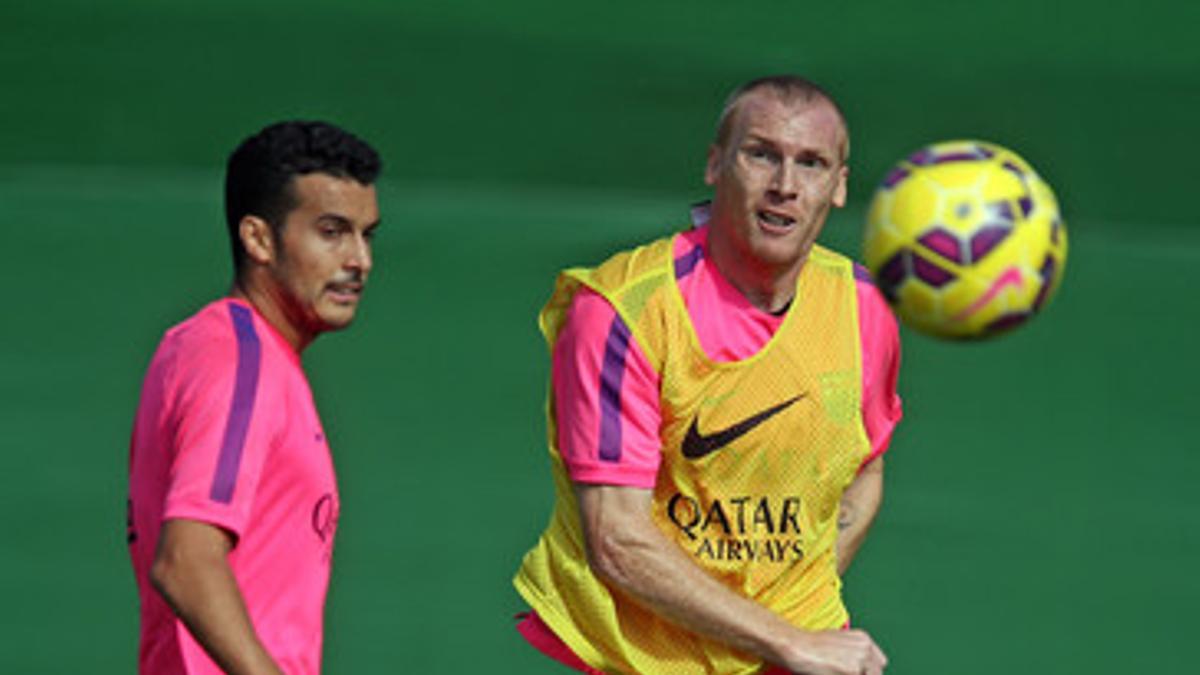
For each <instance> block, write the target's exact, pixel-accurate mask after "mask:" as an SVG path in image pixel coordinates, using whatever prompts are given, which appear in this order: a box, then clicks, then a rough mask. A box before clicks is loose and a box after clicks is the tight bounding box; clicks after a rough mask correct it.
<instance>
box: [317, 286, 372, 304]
mask: <svg viewBox="0 0 1200 675" xmlns="http://www.w3.org/2000/svg"><path fill="white" fill-rule="evenodd" d="M325 288H326V290H328V291H329V293H330V294H331V295H333V298H334V300H336V301H338V302H355V301H357V300H358V298H359V296H361V295H362V291H363V285H362V283H360V282H357V281H346V282H340V283H332V284H329V285H327V286H326V287H325Z"/></svg>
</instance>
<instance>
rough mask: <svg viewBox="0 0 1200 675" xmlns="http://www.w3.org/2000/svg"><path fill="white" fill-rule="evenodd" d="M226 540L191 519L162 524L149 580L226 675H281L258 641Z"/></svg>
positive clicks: (213, 528) (230, 543)
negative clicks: (231, 564) (239, 587)
mask: <svg viewBox="0 0 1200 675" xmlns="http://www.w3.org/2000/svg"><path fill="white" fill-rule="evenodd" d="M232 548H233V541H232V539H231V537H230V535H229V534H228V533H227V532H225V531H224V530H222V529H221V528H219V527H216V526H213V525H209V524H207V523H201V522H198V521H194V520H168V521H166V522H165V523H163V527H162V532H161V533H160V536H159V541H158V551H157V552H156V554H155V557H154V565H153V566H152V567H151V568H150V581H151V582H152V583H153V584H154V587H155V588H156V589H157V590H158V592H159V593H160V594H162V596H163V598H164V599H165V600H166V601H167V604H168V605H170V606H171V609H173V610H174V611H175V614H176V615H177V616H179V618H180V619H182V620H183V623H184V625H186V626H187V627H188V630H189V631H191V633H192V637H194V638H196V641H197V642H199V643H200V645H201V646H202V647H204V650H205V651H206V652H208V655H209V656H210V657H211V658H212V660H213V661H214V662H216V663H217V665H219V666H220V667H221V669H222V670H224V671H225V672H226V673H230V675H258V674H260V673H261V674H264V675H267V674H269V675H283V671H282V670H280V668H279V666H277V665H275V662H274V661H273V660H272V659H271V656H270V654H268V653H267V651H266V649H265V648H264V647H263V646H262V643H261V642H259V640H258V635H257V634H256V633H255V632H254V626H253V625H252V624H251V622H250V616H249V614H248V613H247V612H246V605H245V602H244V601H243V600H242V594H241V591H239V590H238V586H237V580H236V579H234V576H233V571H232V570H230V568H229V562H228V560H227V556H228V555H229V551H230V550H232Z"/></svg>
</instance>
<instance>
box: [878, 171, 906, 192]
mask: <svg viewBox="0 0 1200 675" xmlns="http://www.w3.org/2000/svg"><path fill="white" fill-rule="evenodd" d="M909 173H910V172H909V170H908V169H904V168H901V167H896V168H894V169H892V170H891V171H889V172H888V175H887V178H884V179H883V187H885V188H887V189H889V190H890V189H892V188H894V187H896V185H897V184H899V183H900V181H902V180H904V179H905V178H908V176H909Z"/></svg>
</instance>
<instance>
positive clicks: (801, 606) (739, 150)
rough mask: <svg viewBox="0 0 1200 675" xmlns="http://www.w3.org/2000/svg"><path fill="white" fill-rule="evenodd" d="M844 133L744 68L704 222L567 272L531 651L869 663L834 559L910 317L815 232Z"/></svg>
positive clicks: (800, 82) (674, 662) (861, 670)
mask: <svg viewBox="0 0 1200 675" xmlns="http://www.w3.org/2000/svg"><path fill="white" fill-rule="evenodd" d="M848 154H849V134H848V131H847V126H846V121H845V118H844V117H843V115H842V112H841V111H840V110H839V108H838V106H837V105H836V104H835V103H834V102H833V99H832V98H831V97H830V96H829V95H828V94H827V93H826V92H825V91H823V90H822V89H821V88H819V87H818V86H816V85H815V84H813V83H812V82H809V81H808V80H805V79H803V78H799V77H794V76H780V77H769V78H762V79H758V80H754V81H752V82H750V83H747V84H746V85H744V86H742V87H740V88H738V89H737V90H736V91H735V92H734V93H733V94H732V95H731V96H730V97H729V100H728V103H727V104H726V106H725V108H724V110H723V111H722V114H721V117H720V121H719V123H718V127H717V135H716V139H715V141H714V142H713V144H712V145H711V146H710V148H709V151H708V158H707V163H706V166H705V172H704V177H705V182H706V183H708V184H709V185H711V186H712V187H713V196H712V200H711V202H709V203H705V204H703V205H700V206H698V207H696V208H694V209H693V212H692V221H693V227H692V228H691V229H688V230H686V231H684V232H680V233H678V234H675V235H673V236H669V237H665V238H662V239H659V240H657V241H654V242H652V243H650V244H647V245H644V246H641V247H638V248H636V249H633V250H631V251H626V252H624V253H619V254H617V255H615V256H614V257H612V258H610V259H609V260H608V261H606V262H604V263H602V264H601V265H599V266H598V267H596V268H593V269H571V270H567V271H566V272H564V273H563V274H562V275H560V277H559V279H558V283H557V285H556V288H555V291H554V294H553V296H552V297H551V299H550V301H549V302H548V303H547V305H546V307H545V308H544V309H543V310H542V314H541V317H540V320H541V326H542V331H543V333H544V334H545V336H546V339H547V341H548V343H549V345H550V347H551V350H552V363H551V392H550V400H549V405H548V406H547V410H548V422H549V427H550V428H549V440H550V441H551V448H550V458H551V464H552V471H553V475H554V485H555V495H556V504H555V509H554V513H553V515H552V516H551V518H550V523H549V525H548V526H547V528H546V531H545V532H544V533H543V535H542V537H541V539H540V540H539V541H538V543H537V545H536V546H535V547H534V548H533V549H532V550H531V551H530V552H529V553H528V554H527V555H526V556H525V559H524V562H523V563H522V565H521V568H520V570H519V572H518V573H517V577H516V579H515V584H516V587H517V590H518V591H519V592H520V593H521V595H522V596H523V597H524V599H525V600H526V601H527V602H528V603H529V605H530V607H531V608H532V610H533V611H532V612H530V613H528V614H527V615H525V618H524V619H523V620H522V621H521V622H520V623H519V624H518V628H519V630H520V632H521V634H522V635H523V636H524V637H525V638H526V639H527V640H528V641H529V642H530V643H531V644H532V645H533V646H534V647H536V648H537V649H539V650H541V651H542V652H543V653H545V654H546V655H548V656H550V657H552V658H555V659H557V660H559V661H561V662H563V663H565V664H567V665H569V666H571V667H573V668H575V669H576V670H579V671H581V672H587V673H601V672H603V673H645V674H650V675H659V674H662V675H669V674H671V673H718V674H735V673H736V674H739V675H740V674H748V673H759V672H770V673H784V672H795V673H807V674H810V675H833V674H837V675H862V674H870V675H875V674H878V673H881V672H882V671H883V669H884V667H885V666H886V664H887V658H886V657H885V655H884V653H883V651H882V650H881V649H880V648H879V646H878V645H877V644H876V642H875V641H874V639H873V638H872V637H871V636H870V635H869V634H868V633H867V632H865V631H863V630H860V629H857V628H854V629H852V628H850V627H849V619H850V617H849V613H848V611H847V609H846V607H845V605H844V603H843V601H842V594H841V585H842V581H841V576H842V574H843V573H844V572H845V570H846V569H847V567H848V566H849V565H850V562H851V560H852V559H853V557H854V555H855V553H856V552H857V551H858V549H859V546H860V545H861V543H862V542H863V539H864V537H865V536H866V532H867V529H868V527H869V525H870V523H871V521H872V520H873V518H874V516H875V514H876V512H877V511H878V508H879V505H880V503H881V500H882V495H883V453H884V452H885V451H886V449H887V446H888V444H889V442H890V439H891V434H892V430H893V428H894V426H895V424H896V422H897V421H898V420H899V419H900V415H901V411H900V401H899V398H898V397H897V395H896V378H897V373H898V368H899V337H898V331H897V327H896V322H895V320H894V318H893V317H892V316H891V313H890V311H889V309H888V308H887V305H886V303H885V301H884V300H883V297H882V296H881V295H880V294H879V292H878V291H877V290H876V289H875V288H874V287H873V286H872V285H871V283H870V281H869V279H868V277H867V275H866V273H865V271H864V270H863V269H862V268H861V267H858V266H857V265H855V264H853V263H852V262H851V261H850V260H848V259H846V258H844V257H842V256H840V255H838V254H836V253H834V252H833V251H830V250H828V249H826V248H824V247H822V246H820V245H818V244H816V238H817V235H818V234H819V233H820V231H821V229H822V227H823V226H824V224H825V220H826V217H827V216H828V214H829V211H830V209H832V208H835V207H840V206H842V205H844V204H845V201H846V187H847V186H846V179H847V176H848V173H849V169H848V166H847V163H846V162H847V158H848Z"/></svg>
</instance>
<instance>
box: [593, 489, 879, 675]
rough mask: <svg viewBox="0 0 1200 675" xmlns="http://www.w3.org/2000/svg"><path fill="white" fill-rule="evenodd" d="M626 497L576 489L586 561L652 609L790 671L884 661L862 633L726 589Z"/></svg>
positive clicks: (616, 492) (832, 669)
mask: <svg viewBox="0 0 1200 675" xmlns="http://www.w3.org/2000/svg"><path fill="white" fill-rule="evenodd" d="M629 495H630V492H629V491H628V489H623V488H613V487H609V486H589V487H583V488H581V489H580V490H579V496H580V509H581V512H582V514H583V515H584V520H585V526H584V527H585V531H586V535H587V542H588V549H589V560H590V563H591V565H592V568H593V569H594V570H595V571H596V572H597V574H599V575H600V576H601V577H602V578H604V579H605V580H606V581H607V582H608V583H610V584H611V585H614V586H616V587H618V588H620V589H621V590H622V591H625V592H626V593H628V594H629V595H631V596H633V597H634V598H636V599H637V600H638V601H639V602H641V603H643V604H644V605H646V606H647V607H648V608H649V609H651V610H652V611H654V612H655V613H656V614H658V615H660V616H662V617H663V618H665V619H667V620H669V621H671V622H673V623H676V624H677V625H679V626H681V627H683V628H685V629H687V630H689V631H691V632H694V633H697V634H700V635H704V636H706V637H708V638H711V639H713V640H716V641H719V642H722V643H725V644H728V645H730V646H732V647H734V648H736V649H739V650H741V651H744V652H748V653H751V654H755V655H757V656H759V657H760V658H762V659H764V660H765V661H767V662H770V663H773V664H777V665H781V666H783V667H785V668H788V669H789V670H792V671H795V672H802V673H809V672H811V673H841V672H858V671H855V670H852V669H850V670H843V669H840V668H839V666H840V665H841V664H844V663H847V662H856V663H858V662H863V661H864V660H866V659H870V658H882V652H878V647H876V646H875V644H874V642H872V641H871V639H870V637H869V636H867V635H866V634H865V633H863V632H861V631H827V632H810V631H804V630H801V629H799V628H796V627H795V626H793V625H791V624H790V623H788V622H787V621H786V620H784V619H783V618H782V617H780V616H779V615H777V614H775V613H774V612H772V611H770V610H769V609H767V608H766V607H763V606H762V605H760V604H758V603H756V602H754V601H753V600H750V599H749V598H746V597H744V596H742V595H740V594H738V593H736V592H734V591H733V590H731V589H729V588H727V587H726V586H724V585H723V584H721V583H720V582H719V581H718V580H717V579H715V578H713V577H712V576H710V575H709V574H708V573H707V572H705V571H704V570H703V569H702V568H701V567H700V566H699V565H697V564H696V563H695V562H693V561H692V560H691V559H690V558H689V557H688V556H687V555H686V554H685V553H684V552H683V551H682V550H680V549H679V547H678V546H676V545H675V543H674V542H672V541H670V540H669V539H667V538H666V536H664V535H663V534H662V532H660V531H659V530H658V528H657V526H656V525H655V524H654V523H653V521H652V520H651V519H650V518H649V516H648V514H647V513H646V512H645V511H644V510H643V511H641V512H639V510H638V509H639V508H641V509H644V508H645V505H644V504H639V503H638V502H637V501H636V500H630V499H629ZM609 519H611V521H612V522H606V520H609ZM876 652H878V654H877V655H876Z"/></svg>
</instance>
